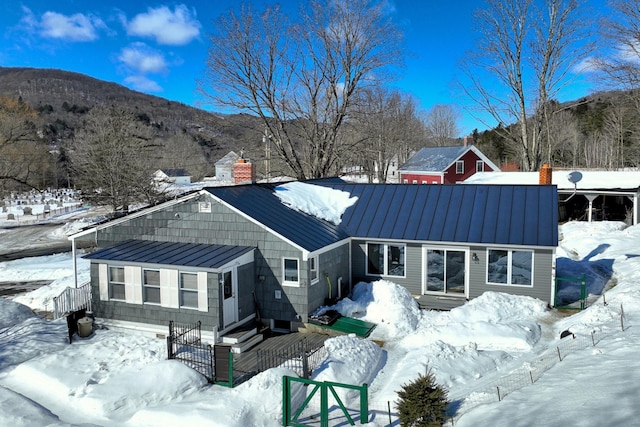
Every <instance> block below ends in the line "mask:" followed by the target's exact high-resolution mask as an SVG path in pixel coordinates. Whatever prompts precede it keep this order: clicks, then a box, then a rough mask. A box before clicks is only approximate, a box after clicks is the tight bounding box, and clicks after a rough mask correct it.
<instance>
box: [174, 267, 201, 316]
mask: <svg viewBox="0 0 640 427" xmlns="http://www.w3.org/2000/svg"><path fill="white" fill-rule="evenodd" d="M187 274H188V275H189V276H194V277H195V285H196V288H195V289H189V288H184V287H183V286H182V284H183V280H182V278H183V275H187ZM185 293H188V294H195V295H196V305H195V307H193V306H191V305H185V303H184V294H185ZM178 301H179V303H178V304H179V306H180V308H186V309H189V310H197V309H198V306H199V303H198V301H199V291H198V273H196V272H195V271H179V272H178Z"/></svg>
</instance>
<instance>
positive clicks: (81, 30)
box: [23, 11, 106, 42]
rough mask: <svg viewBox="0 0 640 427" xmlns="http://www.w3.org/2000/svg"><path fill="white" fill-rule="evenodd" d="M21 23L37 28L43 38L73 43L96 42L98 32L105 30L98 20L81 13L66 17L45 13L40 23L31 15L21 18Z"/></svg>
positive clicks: (59, 14)
mask: <svg viewBox="0 0 640 427" xmlns="http://www.w3.org/2000/svg"><path fill="white" fill-rule="evenodd" d="M29 13H30V11H29ZM23 22H25V23H29V24H30V25H31V26H32V27H35V28H37V31H38V32H39V33H40V35H42V36H44V37H48V38H54V39H62V40H68V41H74V42H84V41H93V40H96V39H97V38H98V30H99V29H105V28H106V25H105V23H104V22H103V21H102V20H101V19H100V18H98V17H96V16H93V15H84V14H82V13H75V14H73V15H69V16H67V15H63V14H61V13H57V12H45V13H44V14H43V15H42V18H41V19H40V21H38V20H37V19H35V17H34V16H33V15H31V16H29V15H27V16H26V17H25V18H23Z"/></svg>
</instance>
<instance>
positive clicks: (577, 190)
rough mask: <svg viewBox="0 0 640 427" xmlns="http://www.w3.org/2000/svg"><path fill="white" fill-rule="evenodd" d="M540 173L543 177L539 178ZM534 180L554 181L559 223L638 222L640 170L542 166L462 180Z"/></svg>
mask: <svg viewBox="0 0 640 427" xmlns="http://www.w3.org/2000/svg"><path fill="white" fill-rule="evenodd" d="M543 175H544V176H546V177H547V179H546V180H545V179H544V178H543V179H542V180H540V178H541V177H542V176H543ZM574 181H575V182H574ZM536 183H540V184H553V185H555V186H556V187H557V188H558V197H559V201H558V209H559V212H558V219H559V221H560V222H565V221H570V220H578V221H589V222H591V221H602V220H607V221H624V222H626V223H627V224H629V225H636V224H638V215H639V214H640V204H639V203H638V200H639V198H640V171H629V170H623V171H611V170H607V171H604V170H584V169H582V170H574V169H565V170H553V169H552V168H551V167H550V166H548V165H543V166H542V168H541V171H540V173H539V172H491V173H477V174H475V175H473V176H472V177H470V178H468V179H467V180H466V181H465V182H464V184H474V185H478V184H482V185H504V184H536Z"/></svg>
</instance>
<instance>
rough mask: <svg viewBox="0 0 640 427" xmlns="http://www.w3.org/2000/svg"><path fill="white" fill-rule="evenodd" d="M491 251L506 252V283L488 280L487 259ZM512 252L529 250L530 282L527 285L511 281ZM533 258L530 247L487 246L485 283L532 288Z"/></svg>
mask: <svg viewBox="0 0 640 427" xmlns="http://www.w3.org/2000/svg"><path fill="white" fill-rule="evenodd" d="M491 251H502V252H507V273H506V274H507V282H506V283H499V282H491V281H489V260H490V259H491V258H490V252H491ZM514 252H529V253H530V254H531V283H530V284H528V285H525V284H521V283H512V282H511V279H512V276H513V253H514ZM534 260H535V253H534V251H533V250H531V249H505V248H487V269H486V274H485V277H486V279H487V284H489V285H496V286H510V287H513V286H516V287H522V288H533V284H534V271H535V268H534Z"/></svg>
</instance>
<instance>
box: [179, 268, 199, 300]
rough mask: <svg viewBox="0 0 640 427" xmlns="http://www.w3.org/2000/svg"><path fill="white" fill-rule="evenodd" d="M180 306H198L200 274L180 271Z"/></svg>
mask: <svg viewBox="0 0 640 427" xmlns="http://www.w3.org/2000/svg"><path fill="white" fill-rule="evenodd" d="M180 307H187V308H198V275H197V274H196V273H180Z"/></svg>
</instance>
